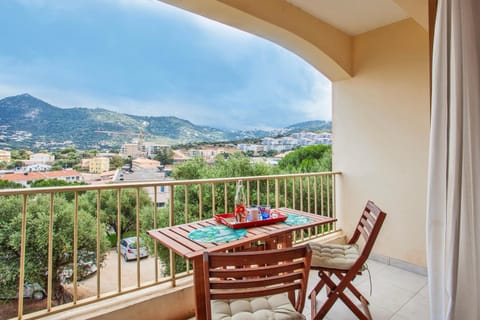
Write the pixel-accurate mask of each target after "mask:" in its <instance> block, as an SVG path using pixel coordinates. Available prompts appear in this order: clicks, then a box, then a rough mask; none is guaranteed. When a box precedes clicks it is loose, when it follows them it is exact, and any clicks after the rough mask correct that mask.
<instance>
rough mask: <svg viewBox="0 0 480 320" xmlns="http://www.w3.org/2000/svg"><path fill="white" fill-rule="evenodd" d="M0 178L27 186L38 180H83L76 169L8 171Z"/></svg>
mask: <svg viewBox="0 0 480 320" xmlns="http://www.w3.org/2000/svg"><path fill="white" fill-rule="evenodd" d="M0 180H7V181H11V182H15V183H18V184H21V185H23V186H24V187H29V186H30V185H31V184H32V183H33V182H35V181H38V180H63V181H65V182H69V183H72V182H83V176H82V174H81V173H80V172H78V171H76V170H60V171H48V172H23V173H9V174H4V175H2V176H0Z"/></svg>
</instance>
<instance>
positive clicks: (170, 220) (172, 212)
mask: <svg viewBox="0 0 480 320" xmlns="http://www.w3.org/2000/svg"><path fill="white" fill-rule="evenodd" d="M174 205H175V188H174V186H173V185H172V186H171V187H170V210H169V213H168V225H169V226H170V227H171V226H173V225H175V208H174ZM169 255H170V277H171V281H172V287H176V286H177V282H176V270H175V253H174V252H173V251H172V249H169Z"/></svg>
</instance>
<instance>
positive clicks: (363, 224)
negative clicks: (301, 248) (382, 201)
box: [310, 201, 386, 320]
mask: <svg viewBox="0 0 480 320" xmlns="http://www.w3.org/2000/svg"><path fill="white" fill-rule="evenodd" d="M385 217H386V213H385V212H383V211H382V210H381V209H380V208H378V207H377V206H376V205H375V203H373V202H372V201H368V202H367V205H366V207H365V209H364V211H363V213H362V216H361V217H360V221H359V222H358V225H357V227H356V229H355V232H354V233H353V236H352V238H351V239H350V240H349V241H348V243H347V244H319V243H310V246H311V248H312V251H313V256H312V265H311V269H312V270H318V275H319V277H320V279H319V282H318V283H317V285H316V286H315V288H314V289H313V290H312V292H311V293H310V299H311V314H312V319H315V320H317V319H323V318H324V317H325V315H326V314H327V312H328V311H329V310H330V308H331V307H332V306H333V304H334V303H335V301H337V299H338V298H340V299H341V300H342V301H343V302H344V303H345V304H346V305H347V307H348V308H350V310H352V312H353V313H354V314H355V315H356V316H357V317H358V318H359V319H362V320H364V319H371V318H372V317H371V314H370V310H369V309H368V304H369V302H368V300H367V299H366V298H365V297H364V296H363V295H362V294H361V293H360V292H359V291H358V290H357V289H356V288H355V287H354V286H353V284H352V281H353V280H354V279H355V277H356V276H357V275H360V274H362V271H364V270H365V269H366V266H365V262H366V260H367V259H368V256H369V255H370V252H371V251H372V247H373V245H374V243H375V240H376V238H377V235H378V233H379V231H380V228H381V226H382V224H383V221H384V220H385ZM360 239H363V240H364V241H363V246H362V248H361V249H360V245H359V240H360ZM333 275H335V276H336V277H337V278H338V282H337V283H336V282H335V281H334V279H333ZM325 285H326V286H327V287H326V288H327V300H326V301H325V302H324V303H323V305H322V306H321V308H320V310H318V311H317V307H316V297H317V295H318V293H319V292H320V290H322V288H323V287H324V286H325ZM347 288H348V289H349V290H350V292H351V293H353V295H354V296H355V297H356V298H357V299H358V300H359V301H360V302H361V304H362V306H363V309H364V312H362V311H361V310H360V309H359V308H358V307H357V306H356V305H355V304H354V303H353V302H352V300H351V299H350V298H349V297H348V296H347V295H346V294H345V289H347Z"/></svg>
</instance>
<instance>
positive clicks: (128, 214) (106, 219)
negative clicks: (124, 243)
mask: <svg viewBox="0 0 480 320" xmlns="http://www.w3.org/2000/svg"><path fill="white" fill-rule="evenodd" d="M96 197H97V193H96V192H86V193H85V194H82V195H81V197H80V198H79V208H82V209H84V210H86V211H89V212H95V210H97V207H96V206H97V198H96ZM136 206H137V192H136V189H122V191H121V194H120V234H121V235H122V234H124V233H126V232H128V231H134V230H135V229H136V208H137V207H136ZM146 206H150V207H151V201H150V198H149V197H148V194H147V193H146V192H145V191H144V190H143V189H140V194H139V209H140V210H141V209H142V208H143V207H146ZM100 207H101V211H102V215H101V219H102V222H103V223H105V224H107V225H108V226H110V227H112V228H113V229H114V230H115V231H117V230H118V229H117V227H118V222H117V213H118V210H117V191H116V190H105V191H102V192H101V194H100Z"/></svg>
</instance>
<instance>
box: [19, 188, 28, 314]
mask: <svg viewBox="0 0 480 320" xmlns="http://www.w3.org/2000/svg"><path fill="white" fill-rule="evenodd" d="M27 197H28V195H27V194H24V195H23V207H22V226H21V230H20V232H21V234H22V238H21V239H20V277H19V280H18V319H22V316H23V284H24V283H25V243H26V242H27Z"/></svg>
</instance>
